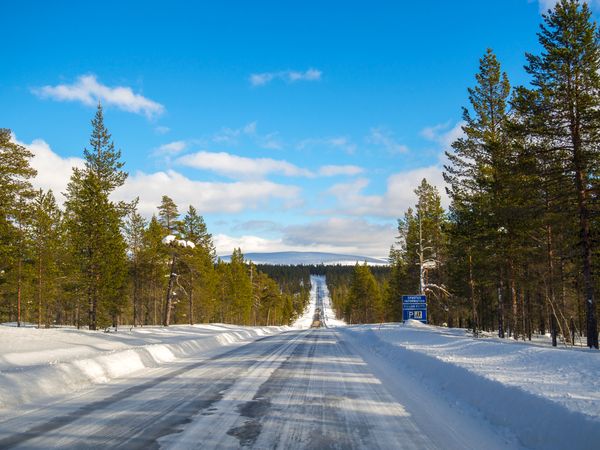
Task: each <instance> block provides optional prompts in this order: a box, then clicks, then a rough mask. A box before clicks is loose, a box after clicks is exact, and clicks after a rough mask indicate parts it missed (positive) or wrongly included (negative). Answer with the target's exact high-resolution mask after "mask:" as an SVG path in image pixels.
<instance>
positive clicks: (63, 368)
mask: <svg viewBox="0 0 600 450" xmlns="http://www.w3.org/2000/svg"><path fill="white" fill-rule="evenodd" d="M288 329H289V327H240V326H234V325H220V324H216V325H214V324H213V325H196V326H178V325H176V326H171V327H169V328H161V327H143V328H134V329H131V330H130V329H127V328H122V329H121V330H123V331H119V332H118V333H114V332H113V333H103V332H101V331H88V330H76V329H73V328H57V329H36V328H16V327H10V326H1V325H0V410H2V409H7V408H8V409H10V408H13V407H17V406H19V405H22V404H25V403H28V402H31V401H39V400H40V399H44V398H47V397H52V396H57V395H61V394H62V395H64V394H71V393H73V392H75V391H78V390H80V389H82V388H85V387H88V386H89V385H91V384H93V383H104V382H107V381H110V380H112V379H114V378H118V377H125V376H129V375H133V374H135V373H136V372H138V371H140V370H142V369H145V368H148V367H156V366H158V365H160V364H162V363H166V362H169V361H173V360H175V359H177V358H183V357H188V356H193V355H203V356H204V355H206V356H214V355H216V354H219V353H221V352H225V351H227V350H229V348H228V346H231V345H235V344H237V345H241V344H243V343H245V342H249V341H252V340H256V339H258V338H260V337H262V336H267V335H271V334H275V333H280V332H282V331H285V330H288Z"/></svg>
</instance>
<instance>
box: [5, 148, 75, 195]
mask: <svg viewBox="0 0 600 450" xmlns="http://www.w3.org/2000/svg"><path fill="white" fill-rule="evenodd" d="M13 140H14V141H15V142H16V143H18V144H20V145H22V146H24V147H27V148H28V149H29V150H30V151H31V152H32V153H33V155H34V157H33V158H32V160H31V167H33V168H34V169H35V170H37V176H36V177H35V178H34V179H33V180H32V184H33V187H35V188H36V189H43V190H45V191H46V190H48V189H52V192H53V193H54V196H55V197H56V200H57V201H58V202H59V203H63V201H64V196H63V195H62V193H63V192H65V191H66V190H67V184H68V183H69V180H70V179H71V173H72V172H73V167H79V168H83V167H84V164H85V163H84V160H83V159H82V158H75V157H70V158H63V157H61V156H59V155H57V154H56V153H54V152H53V151H52V149H51V148H50V145H48V143H47V142H46V141H44V140H42V139H34V140H33V141H32V142H31V144H26V143H24V142H20V141H19V140H17V139H16V138H14V139H13Z"/></svg>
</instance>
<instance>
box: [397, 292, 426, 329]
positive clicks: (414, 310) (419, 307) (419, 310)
mask: <svg viewBox="0 0 600 450" xmlns="http://www.w3.org/2000/svg"><path fill="white" fill-rule="evenodd" d="M402 320H404V321H406V320H418V321H419V322H423V323H427V297H426V296H425V295H403V296H402Z"/></svg>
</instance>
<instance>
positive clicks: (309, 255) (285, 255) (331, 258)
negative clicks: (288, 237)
mask: <svg viewBox="0 0 600 450" xmlns="http://www.w3.org/2000/svg"><path fill="white" fill-rule="evenodd" d="M244 258H245V259H247V260H250V261H252V262H253V263H255V264H273V265H300V264H302V265H319V264H325V265H336V264H341V265H343V266H347V265H354V264H356V263H357V262H358V263H360V264H362V263H364V262H365V261H366V263H367V264H368V265H373V266H384V265H387V264H388V262H387V260H385V259H380V258H371V257H369V256H357V255H341V254H338V253H323V252H273V253H245V254H244ZM221 259H222V260H223V261H226V262H228V261H230V259H231V256H221Z"/></svg>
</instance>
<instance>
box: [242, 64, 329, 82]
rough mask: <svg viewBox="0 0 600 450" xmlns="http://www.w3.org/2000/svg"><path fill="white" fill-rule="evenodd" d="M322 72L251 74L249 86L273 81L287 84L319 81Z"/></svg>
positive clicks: (292, 71)
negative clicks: (277, 80)
mask: <svg viewBox="0 0 600 450" xmlns="http://www.w3.org/2000/svg"><path fill="white" fill-rule="evenodd" d="M321 75H322V72H321V71H320V70H318V69H312V68H311V69H308V70H306V71H304V72H298V71H296V70H282V71H279V72H263V73H253V74H251V75H250V84H251V85H252V86H265V85H266V84H268V83H270V82H271V81H273V80H275V79H279V80H283V81H285V82H288V83H295V82H297V81H318V80H320V79H321Z"/></svg>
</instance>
